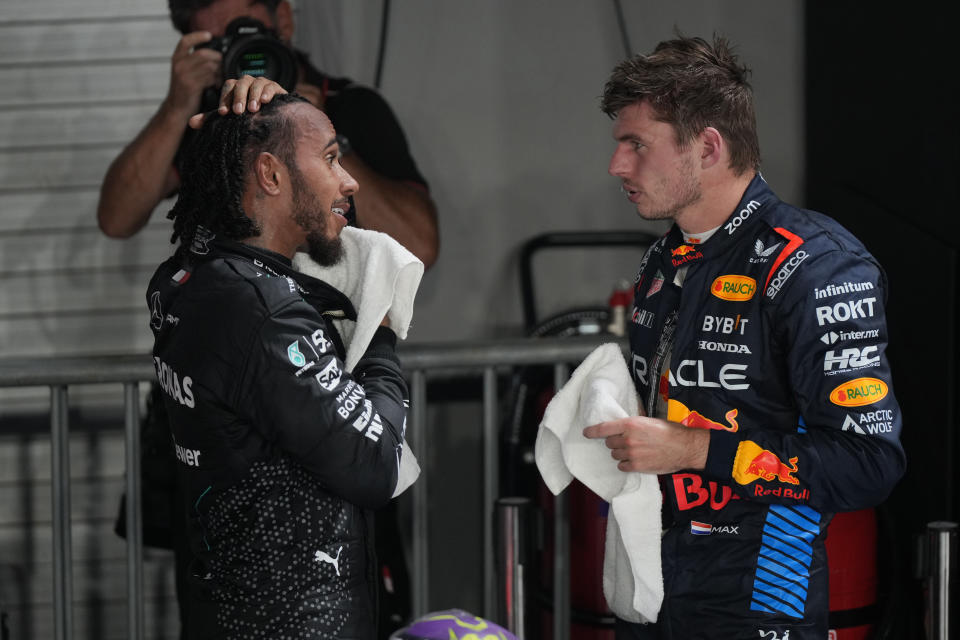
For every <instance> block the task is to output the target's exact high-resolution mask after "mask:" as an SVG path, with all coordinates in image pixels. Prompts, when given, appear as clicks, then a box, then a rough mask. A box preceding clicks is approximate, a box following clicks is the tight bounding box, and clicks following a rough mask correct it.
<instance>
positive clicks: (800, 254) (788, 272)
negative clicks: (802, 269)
mask: <svg viewBox="0 0 960 640" xmlns="http://www.w3.org/2000/svg"><path fill="white" fill-rule="evenodd" d="M808 256H809V254H808V253H807V252H806V251H803V250H800V251H797V253H796V254H794V256H793V257H792V258H790V259H789V260H787V263H786V264H785V265H783V266H782V267H780V271H778V272H777V277H775V278H774V279H773V281H772V282H771V283H770V286H769V287H767V297H768V298H770V299H771V300H773V299H774V298H776V297H777V294H778V293H780V289H781V287H783V285H784V283H786V281H787V280H788V279H789V278H790V276H792V275H793V272H794V271H795V270H796V268H797V267H798V266H800V263H801V262H803V261H804V260H806V259H807V257H808Z"/></svg>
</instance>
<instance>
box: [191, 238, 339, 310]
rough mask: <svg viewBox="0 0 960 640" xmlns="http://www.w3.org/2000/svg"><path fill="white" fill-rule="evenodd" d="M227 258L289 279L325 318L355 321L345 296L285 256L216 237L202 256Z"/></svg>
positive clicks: (205, 257)
mask: <svg viewBox="0 0 960 640" xmlns="http://www.w3.org/2000/svg"><path fill="white" fill-rule="evenodd" d="M230 257H232V258H241V259H245V260H247V261H249V262H251V263H252V264H253V265H254V266H255V267H257V268H259V269H263V270H264V271H266V272H267V273H269V274H270V275H273V276H275V277H279V278H290V279H291V280H293V281H294V283H295V284H296V285H297V288H298V290H299V292H300V295H301V296H303V299H304V300H306V301H307V303H309V304H310V305H312V306H313V307H315V308H316V309H318V310H321V313H323V314H325V315H329V316H333V317H335V318H344V319H346V320H353V321H356V319H357V311H356V309H355V308H354V307H353V303H351V302H350V299H349V298H347V296H346V295H344V294H343V293H342V292H341V291H339V290H338V289H335V288H333V287H332V286H330V285H329V284H327V283H326V282H324V281H323V280H319V279H317V278H314V277H313V276H308V275H306V274H304V273H300V272H299V271H297V270H296V269H294V268H293V263H292V262H291V261H290V259H289V258H287V257H286V256H284V255H281V254H279V253H276V252H274V251H270V250H268V249H261V248H260V247H253V246H250V245H248V244H244V243H242V242H235V241H233V240H228V239H226V238H219V237H218V238H216V239H215V240H214V241H213V242H212V243H211V246H210V252H209V253H208V254H206V255H205V256H203V258H204V259H207V260H209V259H212V258H230Z"/></svg>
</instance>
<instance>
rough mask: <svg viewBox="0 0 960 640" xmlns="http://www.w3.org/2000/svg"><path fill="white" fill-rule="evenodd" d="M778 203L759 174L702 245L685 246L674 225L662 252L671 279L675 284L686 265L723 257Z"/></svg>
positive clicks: (678, 228)
mask: <svg viewBox="0 0 960 640" xmlns="http://www.w3.org/2000/svg"><path fill="white" fill-rule="evenodd" d="M775 202H779V199H778V198H777V196H776V195H775V194H774V193H773V191H772V190H771V189H770V187H769V186H767V183H766V181H765V180H764V179H763V177H762V176H761V175H760V174H759V173H758V174H757V175H755V176H754V177H753V180H751V181H750V184H749V185H747V188H746V190H745V191H744V192H743V197H742V198H741V199H740V203H739V204H738V205H737V207H736V208H735V209H734V210H733V212H732V213H731V214H730V216H729V217H728V218H727V220H726V221H725V222H724V223H723V224H722V225H721V226H720V228H719V229H718V230H717V232H716V233H714V234H713V235H712V236H711V237H710V238H709V239H708V240H707V241H706V242H704V243H703V244H688V243H686V242H685V241H684V237H683V231H681V230H680V227H678V226H677V225H676V224H674V225H673V226H672V227H671V228H670V230H669V231H668V232H667V234H666V237H665V242H664V251H663V257H664V260H663V262H664V266H665V267H667V269H668V271H669V272H670V278H669V279H670V280H672V279H673V277H672V274H673V273H675V272H676V270H677V269H678V268H680V267H682V266H684V265H687V264H690V263H694V262H704V261H709V260H710V259H711V258H714V257H717V256H722V255H724V254H725V253H726V251H727V250H728V249H729V248H730V247H731V246H733V245H734V244H735V243H737V242H739V241H740V239H741V238H742V236H743V235H744V232H745V231H746V230H747V229H748V228H750V227H751V226H752V225H753V224H755V223H756V222H757V221H759V220H760V219H761V218H762V217H763V215H764V213H765V212H766V211H769V210H770V209H771V205H772V204H773V203H775Z"/></svg>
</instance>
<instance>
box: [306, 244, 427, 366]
mask: <svg viewBox="0 0 960 640" xmlns="http://www.w3.org/2000/svg"><path fill="white" fill-rule="evenodd" d="M340 240H341V242H343V259H342V260H340V262H338V263H337V264H335V265H333V266H332V267H322V266H320V265H319V264H317V263H316V262H314V261H313V260H311V259H310V256H308V255H307V254H305V253H298V254H296V255H294V256H293V267H294V268H295V269H296V270H297V271H300V272H302V273H305V274H307V275H308V276H313V277H314V278H318V279H320V280H323V281H324V282H326V283H327V284H329V285H330V286H331V287H333V288H334V289H337V290H339V291H341V292H343V294H344V295H346V296H347V297H348V298H349V299H350V302H352V303H353V306H354V307H355V308H356V310H357V322H356V324H354V323H352V322H346V321H343V322H338V323H337V330H338V331H339V332H340V335H341V336H342V337H343V342H344V344H346V345H347V357H346V361H345V363H344V364H345V365H346V367H347V371H353V368H354V367H355V366H356V364H357V362H359V361H360V357H361V356H363V354H364V352H365V351H366V350H367V346H369V344H370V339H371V338H372V337H373V334H374V333H375V332H376V330H377V327H379V326H380V322H381V321H382V320H383V317H384V316H389V318H390V328H391V329H393V332H394V333H396V334H397V337H398V338H400V339H401V340H406V338H407V331H409V329H410V321H411V319H412V318H413V300H414V298H415V297H416V295H417V288H418V287H419V286H420V279H421V278H422V277H423V263H422V262H420V259H419V258H417V257H416V256H415V255H413V254H412V253H410V252H409V251H408V250H407V249H406V248H405V247H404V246H403V245H402V244H400V243H399V242H397V241H396V240H394V239H393V238H391V237H390V236H388V235H387V234H385V233H380V232H379V231H370V230H369V229H357V228H355V227H344V229H343V231H342V232H341V233H340Z"/></svg>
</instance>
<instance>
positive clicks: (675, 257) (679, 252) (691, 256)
mask: <svg viewBox="0 0 960 640" xmlns="http://www.w3.org/2000/svg"><path fill="white" fill-rule="evenodd" d="M702 257H703V253H702V252H701V251H700V250H699V249H697V248H696V247H691V246H690V245H688V244H682V245H680V246H679V247H677V248H676V249H671V250H670V262H672V263H673V266H675V267H679V266H680V265H682V264H683V263H685V262H691V261H692V260H699V259H700V258H702Z"/></svg>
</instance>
